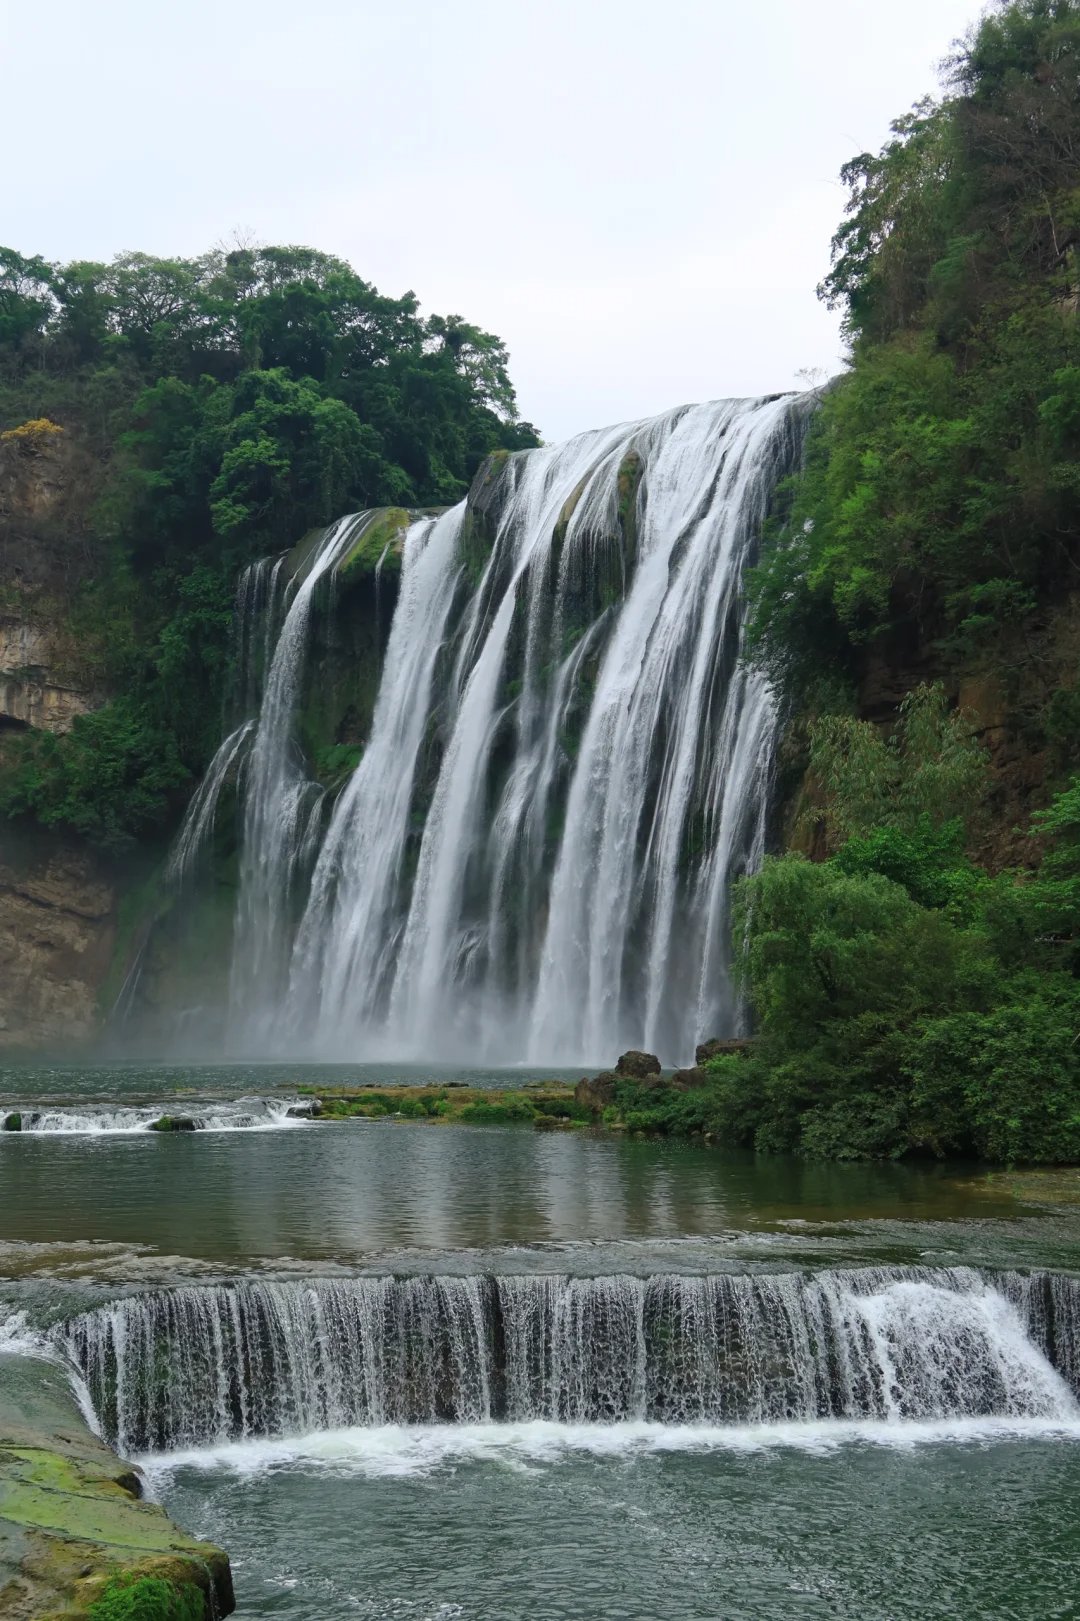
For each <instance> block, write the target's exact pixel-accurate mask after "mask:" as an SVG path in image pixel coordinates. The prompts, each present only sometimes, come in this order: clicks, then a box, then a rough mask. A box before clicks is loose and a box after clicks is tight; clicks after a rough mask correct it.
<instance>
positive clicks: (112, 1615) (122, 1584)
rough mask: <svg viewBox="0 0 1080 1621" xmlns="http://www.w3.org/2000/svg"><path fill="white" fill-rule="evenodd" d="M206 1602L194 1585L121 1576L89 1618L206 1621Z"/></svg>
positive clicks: (109, 1620) (122, 1620)
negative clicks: (175, 1584)
mask: <svg viewBox="0 0 1080 1621" xmlns="http://www.w3.org/2000/svg"><path fill="white" fill-rule="evenodd" d="M205 1608H206V1606H205V1600H204V1597H203V1594H202V1593H201V1592H200V1590H199V1589H198V1588H197V1587H194V1586H192V1585H191V1584H190V1583H189V1584H187V1585H186V1586H184V1587H176V1586H174V1584H173V1583H172V1582H169V1581H165V1580H164V1579H163V1578H162V1577H160V1576H134V1577H129V1576H117V1577H115V1578H114V1579H113V1580H112V1581H111V1582H110V1583H109V1584H108V1586H107V1587H106V1589H105V1591H104V1592H103V1593H102V1595H101V1597H100V1598H98V1599H96V1600H95V1601H94V1603H93V1604H91V1606H90V1608H89V1610H88V1611H87V1614H88V1615H89V1616H92V1617H93V1621H202V1616H203V1614H204V1613H205Z"/></svg>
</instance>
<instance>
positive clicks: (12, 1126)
mask: <svg viewBox="0 0 1080 1621" xmlns="http://www.w3.org/2000/svg"><path fill="white" fill-rule="evenodd" d="M21 1130H22V1115H21V1114H6V1115H5V1116H4V1118H3V1120H0V1131H21Z"/></svg>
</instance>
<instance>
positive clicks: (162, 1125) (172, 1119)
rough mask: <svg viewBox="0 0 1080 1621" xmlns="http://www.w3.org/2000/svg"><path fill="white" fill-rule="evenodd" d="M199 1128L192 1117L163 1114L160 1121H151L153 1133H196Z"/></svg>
mask: <svg viewBox="0 0 1080 1621" xmlns="http://www.w3.org/2000/svg"><path fill="white" fill-rule="evenodd" d="M197 1129H198V1128H197V1127H196V1125H195V1122H194V1120H193V1119H192V1118H191V1116H190V1115H183V1114H163V1115H162V1116H161V1119H160V1120H151V1122H150V1130H151V1131H196V1130H197Z"/></svg>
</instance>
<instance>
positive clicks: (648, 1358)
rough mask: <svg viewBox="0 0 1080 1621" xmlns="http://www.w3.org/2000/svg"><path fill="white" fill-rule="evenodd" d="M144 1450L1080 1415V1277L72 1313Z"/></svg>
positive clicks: (919, 1272)
mask: <svg viewBox="0 0 1080 1621" xmlns="http://www.w3.org/2000/svg"><path fill="white" fill-rule="evenodd" d="M54 1334H55V1338H56V1340H57V1341H58V1343H59V1345H60V1346H61V1347H62V1348H63V1350H64V1351H65V1352H66V1354H67V1355H68V1356H69V1357H70V1358H71V1359H72V1361H73V1362H74V1363H75V1365H76V1366H77V1368H78V1369H79V1371H80V1373H81V1375H82V1377H83V1379H84V1380H85V1384H86V1388H87V1391H88V1393H89V1398H90V1401H91V1403H92V1405H93V1407H94V1410H95V1412H96V1414H97V1418H98V1421H99V1423H100V1424H101V1426H102V1428H103V1430H104V1432H105V1433H106V1435H108V1436H109V1437H110V1438H111V1439H112V1440H113V1441H115V1442H116V1443H117V1445H118V1446H119V1447H120V1449H121V1450H122V1451H125V1452H129V1453H130V1452H132V1451H144V1450H159V1449H162V1448H166V1449H171V1448H178V1447H187V1446H196V1445H205V1444H208V1443H218V1442H225V1441H231V1440H246V1439H251V1438H254V1437H260V1436H287V1435H301V1434H304V1433H308V1432H311V1431H313V1430H325V1429H333V1428H340V1427H342V1426H349V1425H367V1426H372V1425H383V1424H425V1423H427V1424H430V1423H450V1424H482V1423H492V1422H527V1421H530V1420H537V1419H539V1420H547V1421H556V1422H561V1423H570V1424H580V1423H597V1422H599V1423H607V1424H610V1423H618V1422H626V1421H632V1420H638V1421H640V1420H645V1421H652V1422H659V1423H663V1424H708V1425H734V1424H746V1423H751V1424H778V1423H790V1422H800V1421H801V1422H809V1421H814V1420H820V1419H846V1420H868V1419H869V1420H879V1421H886V1422H894V1423H899V1422H902V1421H906V1420H942V1419H957V1418H1009V1419H1046V1420H1057V1421H1062V1422H1068V1423H1070V1424H1074V1423H1075V1422H1076V1420H1077V1419H1078V1417H1080V1406H1078V1403H1077V1393H1078V1392H1080V1284H1078V1283H1077V1281H1076V1280H1075V1279H1072V1278H1067V1277H1061V1276H1054V1275H1052V1274H1047V1273H1041V1274H1034V1275H1032V1276H1026V1275H1021V1274H1015V1273H1012V1274H1009V1273H1006V1274H999V1275H997V1276H994V1277H984V1276H982V1275H981V1274H979V1273H977V1272H975V1271H972V1270H970V1269H966V1268H953V1269H949V1270H931V1269H923V1268H867V1269H865V1270H860V1271H838V1272H826V1273H821V1274H819V1275H817V1276H816V1277H812V1278H805V1277H802V1276H800V1275H797V1274H789V1275H769V1276H755V1277H739V1276H708V1277H687V1276H681V1275H674V1274H673V1275H661V1276H656V1277H652V1278H638V1277H630V1276H612V1277H593V1278H572V1277H565V1276H545V1275H542V1274H530V1275H524V1276H473V1277H412V1278H393V1277H370V1278H352V1279H322V1280H315V1281H312V1282H309V1283H304V1284H301V1283H296V1282H273V1281H259V1280H253V1281H246V1282H242V1283H238V1284H235V1285H205V1286H198V1285H195V1286H188V1287H182V1288H173V1289H167V1290H160V1291H153V1292H151V1293H148V1294H143V1295H137V1296H129V1297H128V1298H126V1299H122V1300H120V1301H118V1302H117V1303H115V1304H114V1305H112V1306H107V1307H101V1308H99V1309H97V1310H93V1311H90V1312H87V1313H84V1314H83V1315H81V1316H79V1317H76V1318H73V1319H71V1320H70V1321H69V1322H67V1323H66V1324H63V1325H60V1327H58V1328H57V1329H56V1330H55V1331H54Z"/></svg>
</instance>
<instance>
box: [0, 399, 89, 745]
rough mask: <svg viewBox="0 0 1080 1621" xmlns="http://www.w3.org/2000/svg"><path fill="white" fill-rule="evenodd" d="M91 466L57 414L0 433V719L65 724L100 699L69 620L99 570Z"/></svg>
mask: <svg viewBox="0 0 1080 1621" xmlns="http://www.w3.org/2000/svg"><path fill="white" fill-rule="evenodd" d="M29 426H31V427H33V426H34V425H33V424H30V425H29ZM95 473H96V465H95V463H94V461H93V458H92V457H91V456H90V455H89V453H88V452H87V451H86V449H85V448H84V447H83V446H82V445H81V444H80V442H79V441H78V440H77V439H75V438H72V437H71V436H69V435H68V434H67V433H65V432H64V431H63V430H62V429H58V428H56V427H55V426H54V425H53V424H45V425H44V426H43V427H41V428H40V429H39V431H37V432H30V433H24V432H21V431H20V430H18V429H17V430H15V432H14V433H12V434H9V436H7V437H2V438H0V727H2V726H4V725H7V726H17V727H22V726H34V727H39V728H41V729H42V730H45V731H50V732H65V731H67V730H69V728H70V726H71V723H72V721H73V720H74V718H75V716H76V715H80V714H85V713H86V712H87V710H90V709H94V708H96V707H97V706H98V705H99V704H100V703H101V701H102V698H103V693H102V692H101V691H100V690H99V685H98V683H97V682H96V681H95V678H94V675H93V669H92V665H93V659H92V657H91V658H88V649H87V648H86V647H85V646H80V644H79V641H78V638H77V637H76V635H75V634H74V632H73V630H72V627H71V622H70V620H71V614H70V610H71V607H72V604H73V603H74V602H75V600H76V599H77V595H78V592H79V589H80V587H81V586H82V585H83V584H84V582H85V581H86V579H87V578H88V577H89V576H90V575H92V573H93V566H94V557H93V552H92V548H91V546H90V544H89V542H88V541H87V539H86V537H85V535H84V534H83V532H82V526H83V524H84V523H85V521H86V515H87V513H88V511H89V506H90V496H91V494H92V488H93V484H94V479H95Z"/></svg>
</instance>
